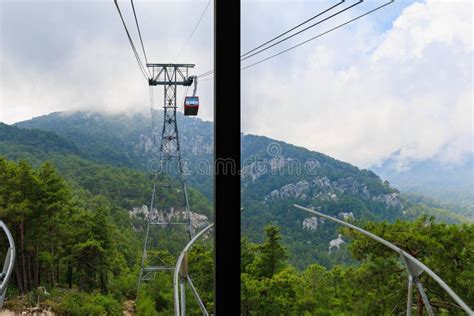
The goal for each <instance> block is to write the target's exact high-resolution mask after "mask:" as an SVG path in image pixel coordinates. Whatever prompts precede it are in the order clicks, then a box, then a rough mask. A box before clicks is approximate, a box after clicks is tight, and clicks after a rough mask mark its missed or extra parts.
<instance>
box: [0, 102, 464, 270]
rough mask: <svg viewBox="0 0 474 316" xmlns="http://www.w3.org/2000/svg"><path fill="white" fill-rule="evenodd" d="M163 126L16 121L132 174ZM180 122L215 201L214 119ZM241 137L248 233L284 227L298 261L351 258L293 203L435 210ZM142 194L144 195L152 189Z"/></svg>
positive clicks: (107, 119) (57, 118) (194, 178)
mask: <svg viewBox="0 0 474 316" xmlns="http://www.w3.org/2000/svg"><path fill="white" fill-rule="evenodd" d="M154 119H156V120H157V122H161V119H162V112H161V111H157V112H154ZM160 124H161V123H159V124H158V129H157V130H156V133H157V135H156V136H155V137H152V136H151V135H152V129H151V119H150V116H149V115H148V114H134V115H127V114H120V115H104V114H99V113H90V112H71V113H52V114H49V115H45V116H41V117H37V118H34V119H32V120H29V121H25V122H20V123H17V124H15V125H16V126H17V127H21V128H35V129H42V130H45V131H50V132H54V133H56V134H58V135H59V136H60V137H62V138H64V139H66V140H67V141H69V142H71V143H73V144H75V145H76V147H77V148H78V150H79V151H80V152H81V153H84V154H82V155H86V156H87V158H88V159H90V161H94V163H99V164H107V165H110V167H108V168H116V167H122V168H125V169H126V170H128V171H127V172H132V171H131V170H129V169H134V170H137V171H147V168H148V163H149V161H150V158H151V159H153V158H156V157H157V151H156V148H157V147H158V145H159V136H160V135H159V133H160V132H161V129H160V127H159V126H160ZM178 124H179V129H180V138H181V143H182V150H183V158H184V159H185V160H186V162H187V165H188V176H187V179H188V181H189V183H190V184H191V186H192V187H194V188H196V189H197V190H199V191H200V192H201V193H202V194H204V195H205V196H207V197H208V199H209V200H210V201H212V192H213V188H212V176H211V170H212V154H213V125H212V123H211V122H205V121H202V120H200V119H198V118H189V117H184V116H183V115H182V114H178ZM241 143H242V161H241V167H242V169H241V175H242V206H243V207H244V211H243V213H242V230H243V233H244V234H245V235H248V236H250V238H251V240H253V241H259V240H261V238H262V237H261V236H262V235H261V232H262V229H263V227H264V226H265V225H266V224H268V223H275V224H278V225H280V226H281V227H282V234H283V238H284V243H285V244H286V245H287V246H288V248H289V250H290V251H291V252H292V253H293V254H294V255H295V256H294V257H293V260H294V261H295V262H294V263H295V264H297V266H298V267H304V266H306V265H307V264H309V263H311V262H314V261H315V260H316V261H317V262H320V263H321V264H325V265H327V266H330V265H332V264H333V263H335V262H341V260H342V262H344V261H345V260H346V259H344V258H342V259H341V258H339V256H343V257H345V256H346V255H347V253H346V252H345V251H341V252H336V253H332V254H330V253H329V252H328V251H327V249H328V243H329V241H330V240H333V239H335V238H336V237H337V232H336V230H337V227H335V226H334V225H332V224H330V223H324V222H321V221H318V220H317V219H316V218H314V217H311V216H309V215H308V214H303V213H302V212H301V211H298V210H296V209H294V208H293V207H292V204H293V203H298V204H301V205H303V206H309V207H315V208H316V209H318V210H320V211H323V212H325V213H328V214H330V215H334V216H338V217H340V218H346V219H352V220H355V221H359V220H376V221H379V220H389V221H393V220H395V219H398V218H409V219H410V218H414V217H416V216H418V215H420V214H423V213H430V212H431V211H432V209H430V208H416V209H413V208H412V207H411V205H412V204H413V203H410V202H408V201H406V200H405V199H404V198H403V197H402V196H401V195H400V193H399V192H398V191H397V190H396V189H394V188H392V187H391V186H390V185H389V183H388V182H384V181H382V180H381V179H380V178H379V177H378V176H377V175H376V174H375V173H373V172H372V171H370V170H363V169H359V168H357V167H355V166H353V165H350V164H348V163H345V162H342V161H338V160H336V159H333V158H331V157H329V156H327V155H324V154H322V153H318V152H313V151H310V150H307V149H305V148H302V147H297V146H293V145H290V144H286V143H284V142H280V141H276V140H273V139H270V138H267V137H263V136H255V135H242V138H241ZM0 152H1V146H0ZM59 161H60V159H59ZM76 164H79V165H80V163H79V162H76ZM59 165H61V164H60V163H59ZM112 166H114V167H112ZM125 169H124V170H125ZM69 172H70V171H69ZM85 173H86V174H89V173H90V172H85ZM132 173H133V172H132ZM76 176H77V173H76V175H75V176H74V175H73V176H71V177H73V178H75V177H76ZM89 183H90V185H93V184H92V183H91V182H89ZM125 190H128V189H126V186H125V187H124V190H123V191H120V190H119V191H118V192H120V193H121V194H122V195H123V196H127V194H126V192H124V191H125ZM132 192H133V190H132ZM142 192H143V193H144V194H143V199H146V196H147V193H149V189H145V188H144V189H143V191H142ZM191 206H192V205H191ZM444 215H446V214H444ZM444 215H443V216H444ZM445 217H446V218H448V220H450V221H454V222H456V221H458V220H457V219H452V220H451V218H450V216H449V212H448V213H447V215H446V216H445ZM341 247H342V248H344V247H345V244H342V246H341Z"/></svg>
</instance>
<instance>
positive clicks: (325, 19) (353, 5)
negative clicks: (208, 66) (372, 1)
mask: <svg viewBox="0 0 474 316" xmlns="http://www.w3.org/2000/svg"><path fill="white" fill-rule="evenodd" d="M362 2H364V0H359V1H358V2H356V3H354V4H352V5H350V6H348V7H347V8H345V9H343V10H341V11H338V12H336V13H334V14H332V15H330V16H328V17H326V18H324V19H322V20H321V21H318V22H316V23H314V24H311V25H310V26H308V27H305V28H304V29H302V30H300V31H298V32H296V33H294V34H291V35H290V36H287V37H285V38H284V39H282V40H279V41H278V42H276V43H273V44H272V45H270V46H267V47H265V48H262V49H260V50H258V51H256V52H255V53H253V54H250V55H248V56H247V57H244V58H241V59H240V60H241V61H243V60H246V59H248V58H250V57H252V56H255V55H257V54H260V53H261V52H263V51H266V50H267V49H269V48H272V47H273V46H275V45H278V44H280V43H282V42H284V41H286V40H289V39H290V38H292V37H294V36H296V35H298V34H301V33H303V32H305V31H307V30H309V29H310V28H313V27H315V26H316V25H319V24H321V23H323V22H324V21H327V20H329V19H331V18H333V17H335V16H336V15H339V14H341V13H343V12H345V11H347V10H349V9H350V8H352V7H355V6H356V5H359V4H361V3H362Z"/></svg>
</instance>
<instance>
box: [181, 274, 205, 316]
mask: <svg viewBox="0 0 474 316" xmlns="http://www.w3.org/2000/svg"><path fill="white" fill-rule="evenodd" d="M186 280H187V281H188V284H189V287H190V288H191V292H193V295H194V298H195V299H196V302H197V303H198V305H199V308H200V309H201V312H202V314H203V315H204V316H209V313H208V312H207V309H206V306H205V305H204V303H203V301H202V300H201V297H200V296H199V294H198V292H197V290H196V288H195V287H194V284H193V281H191V278H190V277H189V275H188V276H187V278H186Z"/></svg>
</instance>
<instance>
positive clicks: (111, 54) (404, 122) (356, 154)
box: [0, 0, 474, 167]
mask: <svg viewBox="0 0 474 316" xmlns="http://www.w3.org/2000/svg"><path fill="white" fill-rule="evenodd" d="M0 2H1V7H0V9H1V12H0V16H1V23H0V25H1V29H0V35H1V47H0V49H1V60H0V63H1V64H0V65H1V78H0V85H1V99H0V100H1V109H0V121H3V122H7V123H13V122H16V121H20V120H24V119H28V118H31V117H33V116H37V115H42V114H47V113H50V112H52V111H59V110H69V109H88V110H100V111H105V112H112V113H113V112H123V111H145V110H147V109H148V107H149V97H148V96H149V93H148V87H147V85H146V82H144V79H143V77H141V74H140V72H139V71H138V68H137V65H136V62H135V60H134V58H133V55H132V52H131V49H130V47H129V44H128V42H127V39H126V36H125V33H124V30H123V28H122V26H121V22H120V20H119V17H118V14H117V12H116V9H115V7H114V5H113V1H112V0H110V1H85V0H84V1H48V2H47V1H8V0H0ZM337 2H338V1H337V0H332V1H296V0H295V1H279V0H273V1H270V0H268V1H243V2H242V38H241V46H242V52H246V51H248V50H249V49H251V48H253V47H255V46H257V45H259V44H261V43H262V42H264V41H265V40H267V39H270V38H272V37H273V36H275V35H278V34H279V33H281V32H283V31H285V30H287V29H288V28H290V27H292V26H294V25H296V24H298V23H300V22H301V21H303V20H305V19H307V18H309V17H311V16H312V15H314V14H316V13H317V12H320V11H322V10H324V9H326V8H327V7H329V6H331V5H333V4H335V3H337ZM354 2H356V0H346V3H345V4H343V5H341V6H339V7H338V9H339V8H341V9H342V8H344V7H346V6H349V5H350V4H352V3H354ZM119 3H121V4H122V6H123V10H124V13H125V18H126V19H127V22H128V25H129V27H130V29H131V30H133V31H135V29H134V28H133V26H134V24H133V17H132V15H131V10H130V6H129V2H127V1H119ZM382 3H384V1H380V0H377V1H375V0H371V1H365V2H364V3H362V4H361V5H358V6H356V7H354V8H353V9H351V10H349V11H347V12H346V13H344V14H341V15H339V16H338V17H337V18H334V19H331V20H330V21H328V22H325V23H323V24H321V25H319V26H318V27H315V28H314V29H312V30H310V31H308V32H305V33H304V34H301V35H300V36H297V37H295V38H294V39H292V40H289V41H287V42H285V43H282V44H281V45H278V47H275V49H271V50H268V51H267V52H265V53H262V54H260V55H258V56H256V57H255V58H252V59H251V60H248V61H245V62H244V63H243V66H245V65H248V64H250V63H252V62H254V61H258V60H260V59H261V58H264V57H266V56H269V55H271V54H274V53H276V52H279V51H280V50H282V49H285V48H287V47H289V46H291V45H294V44H297V43H299V42H301V41H303V40H305V39H307V38H310V37H312V36H315V35H317V34H319V33H321V32H324V31H325V30H328V29H330V28H331V27H333V26H336V25H338V24H340V23H343V22H345V21H347V20H349V19H350V18H352V17H355V16H357V15H359V14H362V13H364V12H366V11H368V10H370V9H372V8H374V7H376V6H377V5H380V4H382ZM135 4H136V9H137V11H138V15H139V19H140V25H141V27H142V33H143V36H144V41H145V46H146V49H147V53H148V56H149V59H150V61H152V62H176V61H177V62H192V63H196V65H197V66H196V72H195V73H197V74H199V73H202V72H205V71H207V70H209V69H212V67H213V65H212V58H213V56H212V54H213V50H212V43H213V38H212V31H213V25H212V18H213V16H212V10H209V11H208V12H207V13H206V15H205V16H204V18H203V20H202V22H201V25H200V26H199V28H198V29H197V30H196V32H195V34H194V36H193V37H192V39H191V41H190V42H189V44H188V45H187V46H186V48H185V50H184V52H183V54H182V55H181V56H180V57H179V58H178V59H176V56H177V55H178V53H179V51H180V50H181V48H182V47H183V44H184V43H185V41H186V38H187V37H188V36H189V34H190V32H191V30H192V27H193V25H194V23H195V22H196V20H197V19H198V18H199V16H200V14H201V12H202V10H203V9H204V8H205V7H206V4H207V1H199V0H195V1H172V2H170V1H168V2H166V1H139V0H136V1H135ZM328 14H329V13H328ZM326 16H327V15H326ZM472 18H473V8H472V3H471V1H468V0H466V1H447V0H445V1H443V0H426V1H416V2H415V1H403V0H400V1H396V2H395V3H394V4H391V5H389V6H387V7H385V8H384V9H382V10H380V11H377V12H376V13H373V14H371V15H369V16H366V17H364V18H362V19H361V20H358V21H357V22H354V23H353V24H350V25H347V26H345V27H343V28H341V29H338V30H337V31H334V32H332V33H329V34H327V35H325V36H323V37H321V38H319V39H317V40H315V41H312V42H310V43H307V44H305V45H303V46H301V47H299V48H297V49H295V50H292V51H290V52H288V53H286V54H283V55H280V56H278V57H276V58H273V59H271V60H269V61H267V62H264V63H262V64H259V65H257V66H255V67H252V68H249V69H245V70H243V71H242V77H241V83H242V88H241V94H242V129H243V131H244V132H245V133H253V134H260V135H266V136H269V137H273V138H276V139H279V140H284V141H287V142H289V143H293V144H297V145H301V146H305V147H307V148H310V149H313V150H318V151H320V152H324V153H326V154H329V155H331V156H333V157H336V158H338V159H341V160H344V161H348V162H351V163H354V164H356V165H359V166H361V167H366V166H370V165H372V164H376V163H379V162H380V161H382V160H383V159H385V158H387V157H389V156H390V155H391V154H392V153H394V152H398V154H399V156H398V157H399V159H400V163H401V165H403V164H404V163H406V162H409V161H412V160H419V159H430V158H435V159H438V160H441V161H443V162H446V163H458V162H460V161H462V160H463V159H464V158H465V157H466V156H469V155H471V156H472V155H473V133H474V130H473V129H474V127H473V122H474V117H473V79H472V77H473V74H472V69H473V51H474V48H473V41H472V28H473V25H472ZM136 43H137V44H138V40H136ZM198 92H199V93H198V94H199V96H200V97H201V103H202V105H203V106H202V107H201V109H202V110H200V117H201V118H203V119H205V120H212V115H213V113H212V102H213V99H212V81H201V82H200V83H199V88H198ZM181 93H182V92H180V93H179V95H181Z"/></svg>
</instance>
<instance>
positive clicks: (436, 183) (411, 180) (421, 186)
mask: <svg viewBox="0 0 474 316" xmlns="http://www.w3.org/2000/svg"><path fill="white" fill-rule="evenodd" d="M371 169H372V170H373V171H374V172H376V173H377V174H378V175H380V177H381V178H383V179H384V180H388V181H389V182H390V184H391V185H392V186H393V187H395V188H397V189H399V190H400V191H402V192H406V193H411V194H414V195H418V196H419V195H422V196H425V197H427V198H429V199H432V200H433V201H432V202H435V201H438V204H440V203H441V204H443V205H444V206H445V207H446V206H449V207H450V208H452V209H456V208H469V209H470V211H469V213H470V215H471V216H474V208H473V207H472V205H474V153H473V154H471V155H467V156H466V157H465V158H464V159H463V160H461V161H458V162H450V163H446V162H443V161H440V160H439V159H436V158H432V159H426V160H419V161H412V162H410V163H408V164H406V165H404V166H403V167H402V168H401V167H400V165H399V163H398V160H397V153H394V154H393V155H392V156H391V157H389V158H388V159H386V160H385V161H384V162H383V163H382V164H380V165H378V166H372V167H371Z"/></svg>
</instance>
